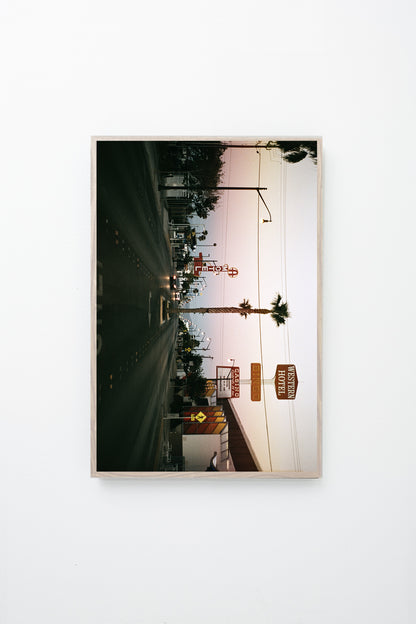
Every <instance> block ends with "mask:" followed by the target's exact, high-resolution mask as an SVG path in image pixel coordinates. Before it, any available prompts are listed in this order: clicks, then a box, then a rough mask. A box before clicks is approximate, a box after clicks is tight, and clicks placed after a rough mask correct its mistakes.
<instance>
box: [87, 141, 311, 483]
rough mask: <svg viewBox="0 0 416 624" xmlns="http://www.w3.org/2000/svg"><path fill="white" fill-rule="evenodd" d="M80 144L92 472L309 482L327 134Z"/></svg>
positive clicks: (121, 475) (97, 473) (106, 475)
mask: <svg viewBox="0 0 416 624" xmlns="http://www.w3.org/2000/svg"><path fill="white" fill-rule="evenodd" d="M91 150H92V155H91V206H92V207H91V232H92V241H91V247H92V254H91V476H93V477H127V478H137V477H139V478H141V477H143V478H149V477H150V478H165V477H168V478H241V477H244V478H247V477H249V478H292V479H293V478H318V477H320V476H321V473H322V443H321V438H322V416H321V405H322V393H321V381H322V370H321V369H322V363H321V349H322V344H321V343H322V327H321V325H322V311H321V310H322V302H321V286H322V266H321V262H322V259H321V249H322V226H321V221H322V192H321V184H322V139H321V138H320V137H266V138H257V137H215V138H213V137H184V138H182V137H105V136H103V137H92V140H91ZM231 196H232V197H231ZM204 215H206V216H205V218H204ZM213 236H214V238H215V240H213ZM208 250H209V251H208ZM213 251H215V254H214V255H215V256H216V257H213V256H212V255H211V253H212V252H213ZM234 265H235V266H234ZM272 287H273V290H275V294H274V295H273V306H272V308H271V309H272V311H273V314H272V313H271V312H270V309H269V308H265V305H268V304H269V303H270V297H271V294H270V293H271V288H272ZM238 289H239V290H238ZM237 290H238V292H240V290H241V295H239V296H240V298H243V301H242V302H241V303H240V307H239V308H238V309H237V303H238V302H240V299H239V300H238V302H237V301H235V302H232V303H230V301H229V297H230V296H231V292H233V293H234V291H237ZM269 295H270V296H269ZM233 296H234V295H233ZM245 297H247V299H250V302H251V303H252V304H253V305H251V303H250V302H248V301H247V299H245ZM191 299H192V301H191ZM211 301H212V302H213V303H211ZM197 302H198V303H197ZM199 302H201V303H199ZM191 304H192V305H191ZM286 304H287V305H286ZM285 305H286V308H285ZM190 306H191V307H190ZM233 306H234V307H233ZM287 307H288V309H287ZM214 308H216V310H214ZM231 308H232V310H233V313H232V314H231V313H230V314H228V312H230V310H231ZM187 309H193V310H195V312H193V313H187V312H186V310H187ZM201 310H203V312H201ZM212 312H214V313H213V314H212ZM288 315H289V316H288ZM241 317H244V318H241ZM196 318H198V319H201V320H200V321H199V320H198V323H196V322H195V319H196ZM273 319H274V320H273ZM276 324H277V327H275V325H276ZM272 326H273V327H274V329H272ZM206 328H208V330H207V331H205V330H206ZM256 328H257V329H256ZM256 331H257V334H258V335H257V336H256ZM209 332H211V333H212V336H213V339H212V340H211V341H210V340H209V336H207V333H209ZM274 332H275V333H274ZM214 337H215V338H214ZM232 349H233V351H232ZM202 351H203V352H204V353H201V352H202ZM236 355H237V357H235V356H236ZM227 356H228V357H227ZM273 357H275V362H274V363H273ZM230 363H231V366H230ZM214 371H215V372H214ZM216 396H217V398H215V397H216ZM195 397H196V398H195ZM231 397H233V398H231ZM262 414H263V415H262ZM214 449H215V450H214ZM178 453H181V454H178ZM233 454H234V457H233Z"/></svg>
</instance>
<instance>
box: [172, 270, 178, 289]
mask: <svg viewBox="0 0 416 624" xmlns="http://www.w3.org/2000/svg"><path fill="white" fill-rule="evenodd" d="M177 288H178V278H177V275H176V274H174V275H171V276H170V289H171V290H176V289H177Z"/></svg>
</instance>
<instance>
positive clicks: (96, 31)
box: [0, 0, 416, 624]
mask: <svg viewBox="0 0 416 624" xmlns="http://www.w3.org/2000/svg"><path fill="white" fill-rule="evenodd" d="M413 6H414V5H413V3H411V2H410V0H395V1H394V2H393V0H380V1H379V2H374V1H370V0H360V1H358V0H350V1H349V2H330V1H329V0H327V1H325V0H316V1H315V2H309V1H308V2H307V1H306V0H298V2H282V1H280V0H278V1H276V0H274V1H271V0H270V1H266V0H260V2H256V3H248V2H244V1H243V2H238V3H237V2H230V3H224V2H219V1H218V0H214V2H211V3H210V4H206V3H202V4H198V3H195V2H191V1H190V0H189V1H184V0H179V2H175V3H164V2H160V3H144V4H143V3H139V2H133V0H121V1H120V2H118V3H110V2H107V1H106V0H104V1H103V0H100V1H98V0H90V1H88V0H83V1H82V2H81V1H80V0H73V1H72V2H52V1H48V0H39V2H29V0H26V1H25V0H16V1H14V2H11V1H10V0H6V1H5V2H3V3H2V5H1V8H0V13H1V20H0V23H1V24H2V26H1V33H0V42H1V43H0V45H1V59H2V66H3V69H2V80H1V84H2V90H3V96H2V99H1V107H2V115H1V118H0V119H1V125H2V131H1V134H0V141H1V150H0V152H1V172H2V176H1V177H2V183H1V185H0V194H1V197H0V205H1V230H0V232H1V244H0V254H1V266H2V297H1V307H0V310H1V312H0V314H1V334H2V336H1V344H2V348H1V355H0V359H1V381H2V392H1V398H0V402H1V403H0V412H1V418H2V430H1V466H0V468H1V477H2V478H1V483H2V489H1V492H2V496H1V506H2V510H3V511H2V513H1V514H0V523H1V532H0V543H1V550H0V561H1V563H0V570H1V576H0V592H1V594H0V619H1V621H2V622H5V624H23V623H24V624H26V623H27V622H33V623H36V624H38V623H39V624H55V623H56V622H59V623H60V624H73V623H74V622H77V624H84V623H85V624H164V623H166V624H184V623H186V624H188V623H189V624H193V623H195V622H198V623H199V624H201V623H202V624H203V623H205V622H211V621H215V622H218V623H223V622H224V623H225V622H227V623H228V622H236V623H237V622H238V624H243V623H247V624H248V623H251V622H254V621H256V622H262V623H263V622H264V623H272V622H273V623H275V622H279V623H282V624H333V622H337V624H369V623H371V624H372V623H377V624H396V623H397V622H400V623H402V624H410V623H413V622H414V621H416V609H415V599H414V595H415V594H414V592H413V591H412V590H413V586H414V580H415V563H414V562H415V535H414V526H415V525H416V518H415V477H414V470H415V459H414V458H415V451H414V448H415V433H416V431H415V401H414V396H413V389H412V388H413V379H414V354H415V329H414V328H415V321H414V311H415V295H414V288H415V271H414V266H415V255H414V245H415V243H414V241H415V145H416V136H415V134H416V126H415V89H416V87H415V80H414V65H415V43H414V27H413V24H414V17H415V15H414V8H413ZM172 63H173V64H174V66H175V71H174V72H172V71H171V70H170V68H171V67H172ZM177 68H182V70H183V71H182V73H180V72H178V71H177ZM188 86H189V89H188V90H187V87H188ZM178 93H180V97H177V95H178ZM185 93H186V97H184V94H185ZM176 102H178V104H175V103H176ZM94 134H109V135H110V134H116V135H123V134H130V135H131V134H135V135H154V134H161V135H163V134H182V135H185V134H204V135H210V134H217V135H230V134H231V135H232V134H234V135H242V134H243V135H246V134H250V135H255V136H258V135H270V134H279V135H300V134H307V135H315V134H320V135H323V137H324V148H325V166H324V227H323V233H324V244H323V259H324V275H323V277H324V282H323V317H324V318H323V321H324V332H323V362H324V369H323V371H324V375H323V381H324V391H323V418H324V440H323V442H324V477H323V478H322V479H321V480H317V481H306V482H305V481H299V482H296V481H277V480H276V481H275V480H265V481H258V480H250V481H245V480H243V479H241V480H236V481H233V482H231V481H230V480H226V481H215V482H214V481H212V480H211V481H204V480H202V481H201V480H198V482H191V481H189V480H187V481H174V482H173V481H167V482H165V481H159V482H158V481H155V480H145V479H142V480H126V481H122V480H107V481H103V480H92V479H90V478H89V476H88V475H89V314H90V311H89V294H90V281H89V280H90V275H89V262H90V220H89V192H90V178H89V168H90V161H89V137H90V135H94ZM213 527H215V529H217V530H213ZM216 580H220V582H221V589H222V591H217V592H215V594H213V593H212V590H211V588H212V584H213V583H215V581H216ZM206 588H207V589H208V591H210V595H212V596H214V595H215V600H214V599H213V600H212V601H210V602H207V601H206V600H204V601H203V607H202V606H201V605H202V602H201V600H200V594H201V593H202V592H204V591H205V589H206Z"/></svg>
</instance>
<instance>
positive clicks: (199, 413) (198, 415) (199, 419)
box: [191, 412, 206, 423]
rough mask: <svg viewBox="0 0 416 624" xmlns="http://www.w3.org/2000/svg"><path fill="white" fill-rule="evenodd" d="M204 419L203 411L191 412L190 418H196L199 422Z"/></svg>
mask: <svg viewBox="0 0 416 624" xmlns="http://www.w3.org/2000/svg"><path fill="white" fill-rule="evenodd" d="M205 419H206V416H205V414H204V412H198V414H192V416H191V420H197V421H198V422H199V423H203V422H204V420H205Z"/></svg>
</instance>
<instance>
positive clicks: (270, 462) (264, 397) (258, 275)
mask: <svg viewBox="0 0 416 624" xmlns="http://www.w3.org/2000/svg"><path fill="white" fill-rule="evenodd" d="M260 171H261V153H260V152H259V170H258V184H260ZM259 195H260V194H259ZM257 306H258V307H259V308H260V196H258V197H257ZM258 322H259V340H260V361H261V370H262V371H264V365H263V338H262V333H261V315H260V314H259V315H258ZM264 385H265V384H264V374H263V375H262V386H263V406H264V419H265V424H266V437H267V449H268V453H269V464H270V472H273V466H272V455H271V449H270V435H269V422H268V418H267V407H266V392H265V387H264Z"/></svg>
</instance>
